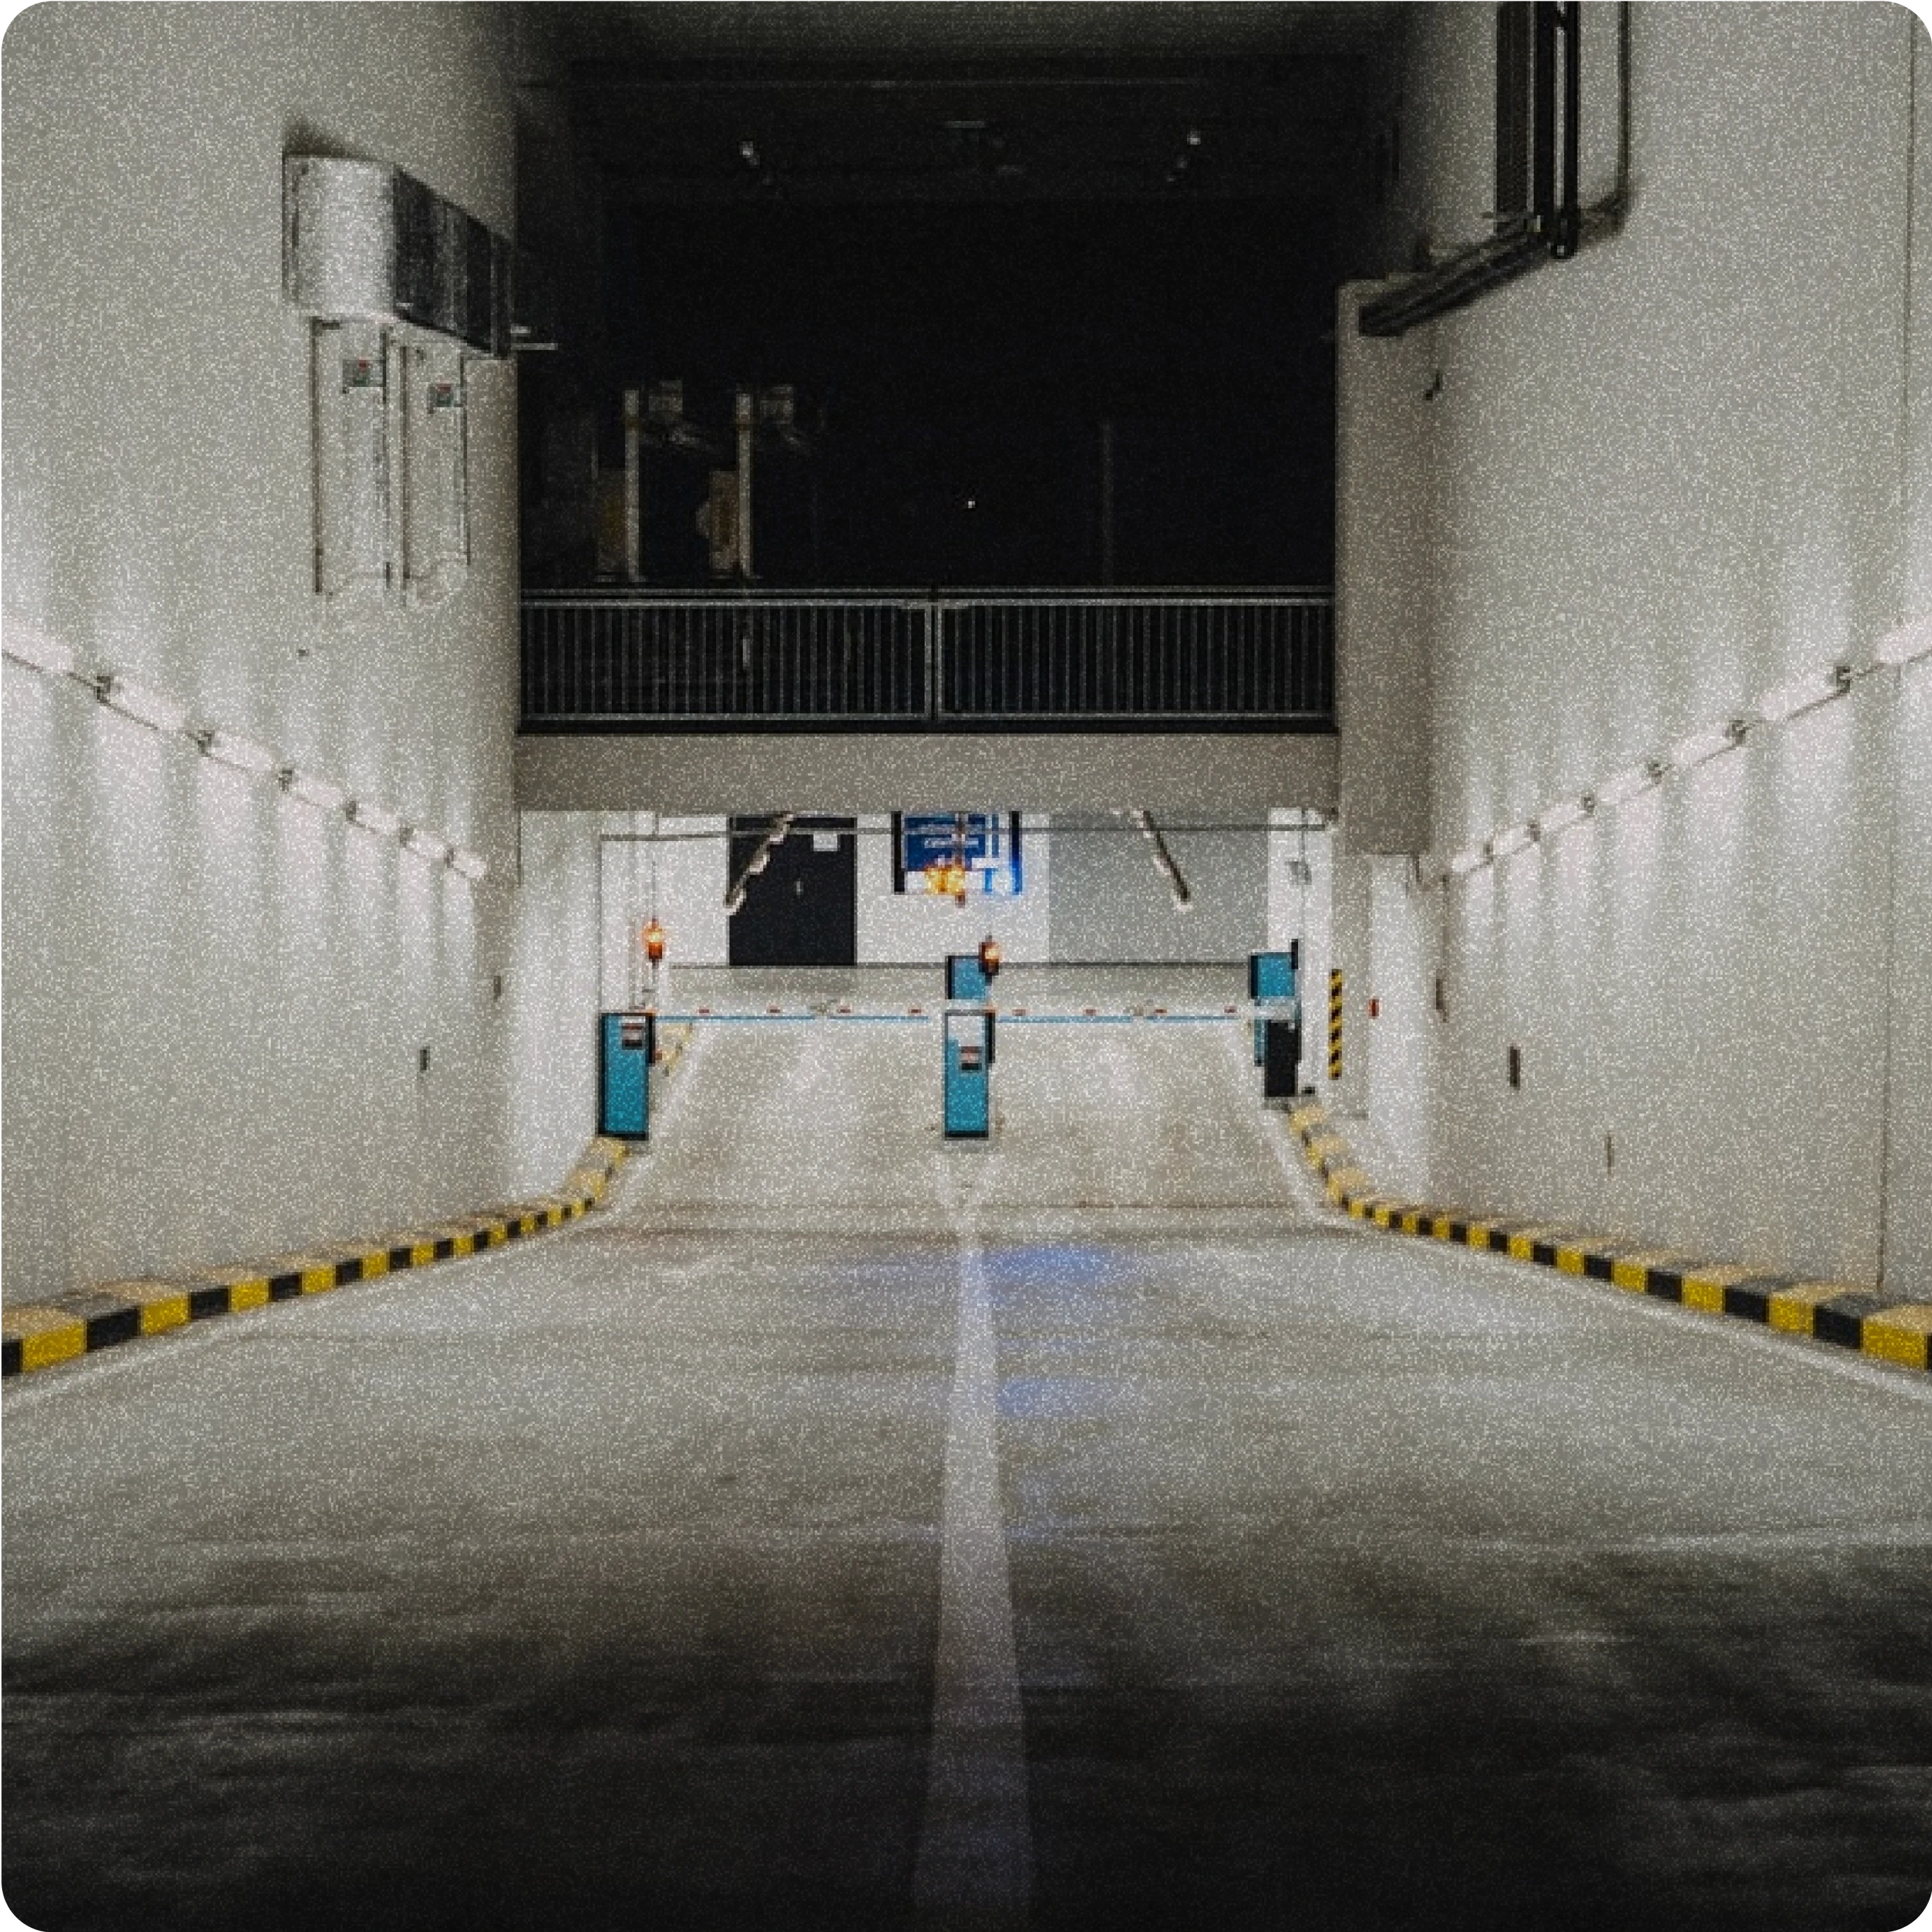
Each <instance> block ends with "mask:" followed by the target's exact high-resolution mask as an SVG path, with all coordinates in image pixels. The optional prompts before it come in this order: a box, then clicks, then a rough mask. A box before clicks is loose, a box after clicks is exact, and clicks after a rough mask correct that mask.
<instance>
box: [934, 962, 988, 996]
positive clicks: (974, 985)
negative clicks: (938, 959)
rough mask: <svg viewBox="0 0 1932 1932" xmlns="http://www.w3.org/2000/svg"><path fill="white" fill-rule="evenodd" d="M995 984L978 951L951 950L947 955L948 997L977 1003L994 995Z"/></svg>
mask: <svg viewBox="0 0 1932 1932" xmlns="http://www.w3.org/2000/svg"><path fill="white" fill-rule="evenodd" d="M992 992H993V985H992V980H989V978H988V977H987V976H986V964H985V962H984V961H983V960H982V959H980V956H979V954H978V953H948V954H947V956H946V997H947V998H948V999H949V1000H964V1001H965V1002H966V1003H967V1004H968V1005H974V1004H977V1003H978V1002H979V1001H982V1000H986V999H989V998H992Z"/></svg>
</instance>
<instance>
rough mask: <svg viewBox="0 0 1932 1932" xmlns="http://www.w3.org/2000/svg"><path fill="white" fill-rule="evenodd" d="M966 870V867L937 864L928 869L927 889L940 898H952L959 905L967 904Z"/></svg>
mask: <svg viewBox="0 0 1932 1932" xmlns="http://www.w3.org/2000/svg"><path fill="white" fill-rule="evenodd" d="M966 879H967V872H966V868H965V866H964V865H958V864H953V865H947V864H944V863H935V864H933V865H929V866H927V867H926V890H927V891H928V892H931V893H932V894H934V895H935V896H936V897H938V898H950V899H952V900H954V901H956V902H957V903H958V904H961V905H964V904H965V903H966Z"/></svg>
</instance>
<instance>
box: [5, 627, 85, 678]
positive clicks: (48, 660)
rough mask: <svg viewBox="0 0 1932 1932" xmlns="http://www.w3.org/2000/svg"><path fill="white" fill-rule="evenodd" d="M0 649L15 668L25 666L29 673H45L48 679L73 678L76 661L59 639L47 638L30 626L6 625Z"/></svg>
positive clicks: (43, 632) (44, 634)
mask: <svg viewBox="0 0 1932 1932" xmlns="http://www.w3.org/2000/svg"><path fill="white" fill-rule="evenodd" d="M0 649H4V650H5V652H6V654H7V656H9V657H10V658H12V659H13V661H14V662H15V663H16V664H25V665H26V667H27V668H28V670H43V671H45V672H46V673H47V675H48V676H49V677H70V676H72V675H73V674H74V664H75V661H76V660H75V658H74V653H73V652H72V651H71V650H69V649H68V647H67V646H66V645H65V644H64V643H61V642H60V640H58V638H56V637H49V636H48V635H47V634H46V632H45V631H37V630H36V629H35V628H34V626H33V625H31V624H9V625H7V627H6V630H5V634H4V635H0Z"/></svg>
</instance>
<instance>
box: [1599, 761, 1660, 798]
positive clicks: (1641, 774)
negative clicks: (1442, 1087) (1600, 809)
mask: <svg viewBox="0 0 1932 1932" xmlns="http://www.w3.org/2000/svg"><path fill="white" fill-rule="evenodd" d="M1664 769H1665V768H1664V766H1662V765H1661V764H1659V763H1658V761H1657V760H1655V758H1646V759H1645V760H1644V761H1643V763H1642V764H1640V765H1629V766H1625V769H1623V770H1622V771H1620V772H1613V773H1612V775H1610V777H1608V778H1605V779H1604V781H1603V782H1602V783H1601V784H1599V785H1598V787H1596V789H1595V791H1594V792H1593V793H1592V794H1591V795H1592V796H1593V797H1594V798H1595V799H1596V801H1597V802H1598V804H1599V805H1622V803H1623V802H1625V800H1626V799H1633V798H1635V797H1636V796H1637V795H1638V794H1639V793H1640V792H1646V791H1648V790H1649V789H1650V788H1651V787H1652V785H1654V784H1656V782H1657V781H1658V779H1659V778H1661V777H1662V776H1663V775H1664Z"/></svg>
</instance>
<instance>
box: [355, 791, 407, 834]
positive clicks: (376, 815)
mask: <svg viewBox="0 0 1932 1932" xmlns="http://www.w3.org/2000/svg"><path fill="white" fill-rule="evenodd" d="M349 817H350V823H352V824H356V825H359V826H362V829H363V830H364V831H365V832H374V833H376V834H377V836H378V837H379V838H395V836H396V835H397V834H398V832H401V830H402V829H403V815H402V814H401V812H399V811H391V810H390V809H389V807H388V806H387V805H374V804H372V803H371V802H370V801H369V800H368V799H366V798H359V799H351V800H350V805H349Z"/></svg>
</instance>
